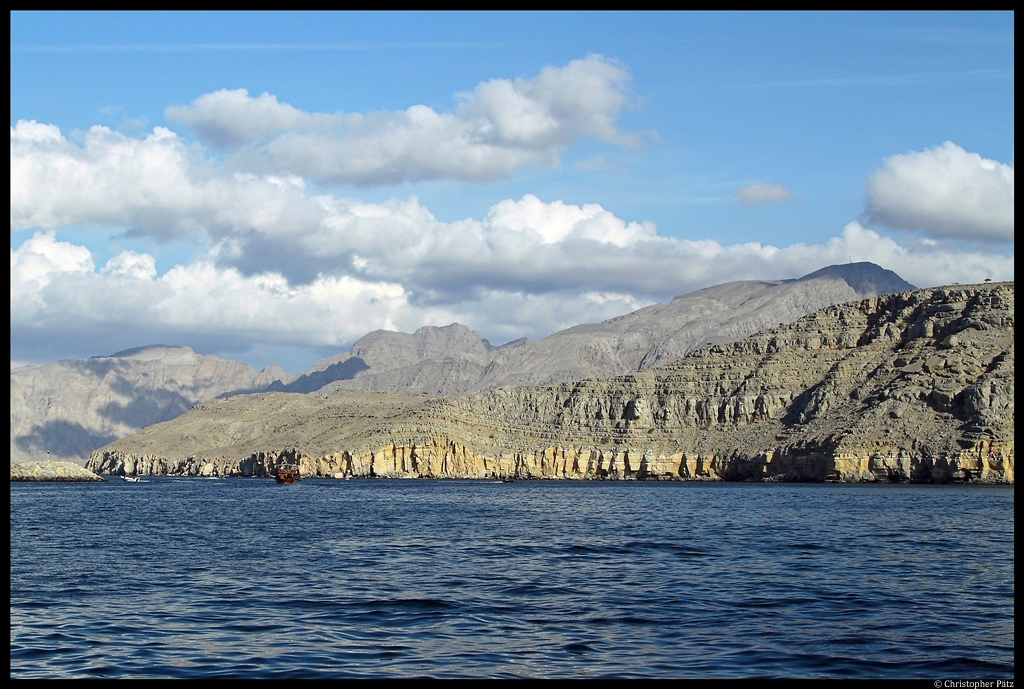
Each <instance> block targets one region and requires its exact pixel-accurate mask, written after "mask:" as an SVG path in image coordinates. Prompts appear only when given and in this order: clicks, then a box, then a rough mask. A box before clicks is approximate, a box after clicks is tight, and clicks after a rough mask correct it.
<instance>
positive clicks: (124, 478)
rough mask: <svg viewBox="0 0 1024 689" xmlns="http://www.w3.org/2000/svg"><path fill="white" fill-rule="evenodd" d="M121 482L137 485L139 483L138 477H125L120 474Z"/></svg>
mask: <svg viewBox="0 0 1024 689" xmlns="http://www.w3.org/2000/svg"><path fill="white" fill-rule="evenodd" d="M121 480H122V481H129V482H130V483H138V482H139V477H138V476H125V475H124V474H122V475H121Z"/></svg>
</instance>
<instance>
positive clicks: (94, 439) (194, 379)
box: [11, 345, 295, 461]
mask: <svg viewBox="0 0 1024 689" xmlns="http://www.w3.org/2000/svg"><path fill="white" fill-rule="evenodd" d="M294 377H295V376H292V375H289V374H287V373H285V372H284V371H282V370H281V369H279V368H277V367H276V366H271V367H267V368H265V369H263V370H262V371H256V370H254V369H252V368H250V367H249V366H246V365H245V364H240V363H238V362H235V361H228V360H226V359H219V358H217V357H215V356H201V355H199V354H196V353H195V352H194V351H192V349H190V348H189V347H183V346H175V347H170V346H165V345H153V346H149V347H139V348H137V349H129V350H126V351H123V352H118V353H116V354H111V355H110V356H101V357H93V358H91V359H75V360H65V361H58V362H56V363H53V364H48V365H46V366H33V367H22V368H19V369H15V370H13V371H11V459H14V460H29V459H40V458H47V456H49V458H50V459H72V460H78V461H84V460H85V459H86V458H87V457H88V456H89V453H90V452H92V451H93V450H95V449H96V448H97V447H100V446H102V445H104V444H106V443H109V442H110V441H112V440H115V439H117V438H122V437H124V436H126V435H130V434H132V433H134V432H136V431H138V430H139V429H141V428H144V427H146V426H149V425H151V424H154V423H158V422H160V421H167V420H168V419H172V418H174V417H176V416H178V415H180V414H182V413H184V412H186V411H188V409H189V408H191V407H192V405H194V404H196V403H197V402H200V401H202V400H207V399H210V398H211V397H216V396H218V395H221V394H224V393H229V392H231V391H237V390H249V389H253V388H257V389H262V388H265V387H267V386H268V385H270V384H271V383H273V382H275V381H287V382H290V381H291V379H292V378H294Z"/></svg>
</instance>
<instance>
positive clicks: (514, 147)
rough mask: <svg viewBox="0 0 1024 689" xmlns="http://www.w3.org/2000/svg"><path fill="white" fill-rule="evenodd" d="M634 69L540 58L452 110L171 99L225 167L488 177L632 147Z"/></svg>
mask: <svg viewBox="0 0 1024 689" xmlns="http://www.w3.org/2000/svg"><path fill="white" fill-rule="evenodd" d="M630 83H631V79H630V75H629V72H628V71H627V70H626V69H625V68H624V67H622V66H621V65H619V64H618V63H616V62H614V61H612V60H609V59H607V58H605V57H603V56H600V55H593V54H592V55H588V56H587V57H586V58H584V59H581V60H573V61H572V62H570V63H569V64H567V65H565V66H564V67H550V66H549V67H544V68H543V69H542V70H541V71H540V73H539V74H538V75H537V76H535V77H533V78H530V79H524V78H517V79H515V80H508V79H492V80H490V81H486V82H482V83H480V84H478V85H477V86H476V88H475V89H474V90H473V91H471V92H469V93H463V94H458V95H457V97H456V98H457V101H458V106H457V108H456V109H455V110H454V111H453V112H438V111H437V110H435V109H433V108H431V107H428V106H426V105H413V106H411V107H409V108H407V109H406V110H402V111H397V112H383V111H382V112H372V113H341V112H339V113H309V112H306V111H303V110H300V109H298V108H295V107H294V106H292V105H290V104H287V103H281V102H279V101H278V100H277V98H276V97H275V96H273V95H272V94H268V93H263V94H261V95H260V96H257V97H252V96H250V95H249V93H248V91H247V90H245V89H235V90H226V89H223V90H220V91H215V92H213V93H207V94H205V95H203V96H200V97H199V98H197V99H196V100H195V101H193V102H192V103H191V105H177V106H171V107H169V108H167V109H166V111H165V115H166V117H167V118H168V119H169V120H171V121H173V122H179V123H181V124H183V125H185V126H186V127H188V128H189V129H191V130H192V131H193V132H194V134H195V135H196V136H197V137H198V138H199V139H200V140H202V141H204V142H206V143H207V144H209V145H211V146H213V147H214V148H217V149H220V150H226V151H233V152H234V153H233V155H232V156H231V158H230V165H232V166H234V167H235V168H236V169H239V170H247V171H251V172H258V173H267V172H270V171H287V172H289V173H292V174H297V175H301V176H302V177H304V178H307V179H310V180H315V181H317V182H321V183H342V184H355V185H375V184H396V183H400V182H410V181H419V180H428V179H460V180H470V181H478V182H483V181H488V180H494V179H499V178H505V177H508V176H509V175H510V174H511V173H512V172H513V171H515V170H517V169H519V168H521V167H523V166H525V165H533V164H539V165H547V166H550V165H555V164H557V163H558V160H559V156H560V154H561V152H562V151H563V150H564V149H566V148H567V147H568V146H570V145H572V144H573V143H575V142H576V141H578V140H580V139H583V138H586V137H593V138H597V139H600V140H602V141H607V142H610V143H613V144H616V145H621V146H631V145H635V143H636V141H635V139H634V137H632V136H631V135H629V134H626V133H623V132H620V131H619V130H618V129H616V127H615V119H616V117H617V116H618V113H619V111H620V110H621V109H622V108H623V107H624V106H625V105H626V104H627V102H628V99H629V95H628V94H629V89H630Z"/></svg>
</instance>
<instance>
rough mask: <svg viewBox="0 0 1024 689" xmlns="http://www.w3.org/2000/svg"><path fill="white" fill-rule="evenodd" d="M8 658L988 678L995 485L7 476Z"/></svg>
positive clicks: (350, 669)
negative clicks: (54, 479)
mask: <svg viewBox="0 0 1024 689" xmlns="http://www.w3.org/2000/svg"><path fill="white" fill-rule="evenodd" d="M510 488H511V490H510ZM10 657H11V676H12V677H15V678H50V677H60V678H64V677H67V678H83V677H103V678H198V677H204V678H205V677H239V678H302V679H306V678H309V679H315V678H348V677H351V678H372V677H403V678H416V677H424V678H427V677H430V678H439V679H440V678H475V677H480V678H531V677H538V678H556V677H558V678H563V677H564V678H571V677H581V678H632V677H636V678H641V677H674V678H698V677H717V678H735V677H758V678H776V677H803V678H879V677H890V678H934V677H952V676H974V677H1012V676H1013V672H1014V586H1013V489H1012V487H1011V488H999V487H966V486H960V487H941V486H928V487H922V486H835V485H817V486H812V485H802V486H793V485H790V484H772V485H764V484H729V485H723V484H713V485H709V484H625V483H620V484H613V483H612V484H610V483H589V482H567V483H561V482H527V481H523V482H516V484H515V485H514V486H507V485H502V484H500V483H489V482H455V481H446V482H431V481H346V482H336V481H314V480H304V481H302V482H299V483H297V484H295V485H294V486H277V485H275V484H274V483H273V482H270V481H260V480H231V479H228V480H223V481H197V480H188V479H177V480H172V479H160V478H154V479H152V480H150V482H149V483H148V484H147V485H145V486H139V485H135V484H122V483H120V482H119V483H117V484H114V483H112V482H110V483H107V484H49V485H47V484H17V483H16V484H11V647H10Z"/></svg>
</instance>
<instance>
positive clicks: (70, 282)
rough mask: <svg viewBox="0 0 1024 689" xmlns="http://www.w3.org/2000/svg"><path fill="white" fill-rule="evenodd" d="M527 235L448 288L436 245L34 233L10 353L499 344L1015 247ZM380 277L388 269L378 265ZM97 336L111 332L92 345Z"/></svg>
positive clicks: (993, 267)
mask: <svg viewBox="0 0 1024 689" xmlns="http://www.w3.org/2000/svg"><path fill="white" fill-rule="evenodd" d="M530 204H532V201H530V202H529V203H528V204H527V205H530ZM570 208H573V207H570ZM555 210H556V212H565V209H563V208H557V207H556V209H555ZM577 210H578V209H577ZM433 222H434V223H436V222H437V221H433ZM618 222H619V223H621V224H623V225H626V223H622V221H618ZM438 225H440V226H443V227H449V228H450V227H451V226H444V225H441V224H439V223H438ZM484 228H485V223H483V222H473V223H469V224H468V225H467V226H466V227H463V228H461V229H462V231H463V232H478V233H482V234H481V236H482V238H483V241H484V244H486V245H489V246H491V247H494V246H496V245H497V243H496V242H495V241H493V240H492V239H487V238H486V237H485V236H484V235H486V230H485V229H484ZM456 229H458V228H456ZM506 231H508V232H513V231H512V230H510V229H507V228H506ZM524 237H526V239H525V240H524V245H525V248H524V249H523V251H521V252H520V253H517V254H515V255H511V254H505V256H506V262H507V265H506V266H505V272H504V274H503V275H502V276H501V279H500V280H488V279H486V278H487V277H488V271H490V270H496V269H497V268H498V267H499V263H500V262H501V261H500V259H499V257H497V256H495V257H491V258H485V259H484V260H483V261H482V263H481V266H484V267H486V270H484V269H480V270H478V271H477V272H473V271H472V270H471V271H463V273H462V274H461V278H464V279H469V282H467V283H465V284H461V286H460V288H458V289H456V288H455V287H452V286H451V285H448V284H446V283H445V278H444V277H443V276H444V275H445V273H446V271H448V270H452V269H455V268H457V264H455V263H446V262H445V260H444V259H443V257H440V258H439V257H438V256H437V255H435V254H431V255H427V256H425V257H420V261H421V263H422V264H421V265H417V266H414V267H412V268H410V266H406V265H398V266H391V265H389V264H387V263H386V262H385V261H384V260H383V259H382V257H379V256H378V257H376V260H377V261H378V262H379V263H378V266H379V272H380V275H376V276H373V277H370V278H362V277H359V276H357V275H342V274H338V275H323V274H322V275H319V276H317V277H316V278H315V279H314V280H312V281H311V282H308V283H305V284H298V283H294V282H291V281H289V280H288V279H287V278H285V277H284V276H283V275H281V274H280V273H278V272H274V271H264V272H260V273H253V274H250V275H245V274H243V273H242V272H240V271H239V270H238V269H236V268H234V267H232V266H230V265H223V264H218V263H216V262H215V261H214V260H212V258H208V259H202V260H197V261H195V262H192V263H189V264H187V265H178V266H174V267H172V268H171V269H170V270H168V271H166V272H165V273H163V274H162V275H160V274H157V273H156V271H155V269H154V267H153V266H154V262H153V257H152V256H149V255H146V254H138V253H134V252H123V253H122V254H119V255H118V256H115V257H114V258H112V259H111V260H110V261H108V262H107V264H106V265H105V266H104V267H102V268H101V269H99V270H96V268H95V267H94V262H93V259H92V256H91V254H90V252H89V251H88V249H86V248H84V247H81V246H74V245H72V244H69V243H67V242H59V241H56V240H55V239H54V238H53V237H52V236H49V235H45V234H41V233H37V234H35V235H34V236H33V237H32V238H30V239H28V240H26V241H25V242H24V243H23V244H22V245H21V246H20V247H19V248H17V249H12V251H11V329H12V356H14V357H16V358H19V359H23V360H24V359H30V358H31V357H32V354H33V352H32V351H31V349H30V348H28V347H27V345H19V344H18V343H22V342H38V341H39V340H42V339H45V340H48V341H54V342H59V341H61V340H71V341H77V340H80V339H81V338H83V337H84V335H83V333H94V334H97V333H98V335H94V336H93V337H94V339H95V341H96V344H95V347H96V348H98V349H97V351H96V352H93V353H102V352H104V351H107V350H109V351H115V350H116V349H123V348H125V347H126V346H137V345H140V344H147V343H154V342H170V343H186V344H187V343H195V342H196V341H197V339H199V340H203V339H205V341H216V342H219V343H221V344H222V346H232V347H234V348H236V349H238V348H240V347H241V346H242V345H243V344H245V343H253V344H255V345H257V346H287V345H298V346H306V347H310V346H314V347H334V348H337V349H338V350H340V349H341V348H342V347H343V346H344V345H346V344H348V343H351V342H352V341H354V340H355V339H357V338H358V337H360V336H362V335H363V334H365V333H367V332H369V331H371V330H374V329H377V328H383V329H388V330H402V331H405V332H412V331H413V330H415V329H416V328H418V327H420V326H422V325H427V324H429V325H445V324H448V323H451V322H454V321H458V322H461V323H464V324H466V325H469V326H470V327H472V328H474V329H476V330H478V331H480V332H481V333H483V334H484V336H485V337H488V338H490V339H491V340H492V341H493V342H496V343H500V342H504V341H508V340H511V339H515V338H517V337H522V336H529V337H533V338H534V339H540V338H542V337H545V336H546V335H548V334H550V333H552V332H554V331H556V330H559V329H562V328H566V327H569V326H571V325H575V324H578V323H582V322H596V321H601V320H604V319H606V318H610V317H613V316H616V315H620V314H622V313H626V312H629V311H632V310H635V309H637V308H640V307H641V306H644V305H646V304H649V303H652V302H654V301H667V300H669V299H670V298H671V297H672V296H674V295H675V294H682V293H686V292H690V291H692V290H695V289H699V288H702V287H707V286H709V285H714V284H719V283H721V282H728V281H731V280H742V279H777V278H785V277H799V276H801V275H804V274H806V273H808V272H811V271H812V270H814V269H816V268H818V267H821V266H825V265H829V264H835V263H845V262H846V261H847V260H849V259H850V258H852V259H853V260H854V261H865V260H866V261H873V262H875V263H878V264H879V265H882V266H883V267H887V268H890V269H893V270H896V271H897V272H898V273H899V274H900V275H901V276H902V277H904V278H905V279H907V280H909V281H910V282H913V283H915V284H918V285H921V286H928V285H936V284H948V283H953V282H961V283H968V282H980V281H982V280H984V279H985V278H992V279H996V280H1005V279H1013V275H1014V273H1013V257H1012V256H1002V255H998V254H991V253H982V252H975V253H964V252H960V251H955V250H950V249H948V248H942V246H941V245H933V246H927V245H921V246H917V247H915V248H912V249H908V248H905V247H902V246H900V245H899V244H897V243H896V242H895V241H893V240H892V239H890V238H888V237H884V236H882V235H880V234H878V233H877V232H875V231H874V230H870V229H866V228H864V227H862V226H861V225H859V224H858V223H850V224H848V225H847V226H846V227H845V228H844V229H843V231H842V232H841V233H840V234H839V235H838V236H836V237H833V238H831V239H829V240H828V241H825V242H823V243H821V244H812V245H807V244H794V245H790V246H785V247H775V246H770V245H762V244H758V243H746V244H734V245H723V244H720V243H718V242H715V241H711V240H705V241H699V242H694V241H682V240H676V239H669V238H664V237H650V236H647V237H645V238H641V239H637V240H636V241H635V242H634V243H633V244H630V245H628V246H624V247H620V246H618V245H615V244H606V243H599V242H592V241H591V242H589V244H587V243H586V242H585V243H584V245H587V246H589V247H590V251H589V253H583V254H578V253H576V252H574V251H572V250H565V249H566V247H567V246H569V245H572V243H573V241H576V240H566V241H565V242H554V243H544V241H542V240H541V239H540V238H539V237H538V236H532V237H528V236H526V235H524V234H522V233H521V234H520V239H521V240H523V238H524ZM427 243H428V244H429V241H428V242H427ZM562 245H565V246H562ZM575 246H583V245H579V244H576V245H575ZM413 253H415V252H413ZM431 261H433V262H434V264H433V265H423V264H430V263H431ZM478 268H480V266H478ZM549 272H550V273H554V274H555V277H554V278H551V276H550V275H548V273H549ZM386 275H387V276H390V279H383V278H384V276H386ZM466 276H469V277H468V278H467V277H466ZM474 277H475V279H473V278H474ZM431 280H432V281H433V282H429V281H431ZM104 338H106V339H104ZM118 338H121V339H120V340H119V339H118ZM126 340H127V341H126ZM108 341H110V342H114V341H117V342H118V343H119V344H117V345H114V344H110V345H105V344H103V343H106V342H108Z"/></svg>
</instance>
